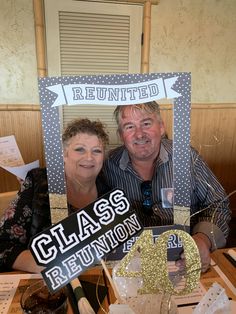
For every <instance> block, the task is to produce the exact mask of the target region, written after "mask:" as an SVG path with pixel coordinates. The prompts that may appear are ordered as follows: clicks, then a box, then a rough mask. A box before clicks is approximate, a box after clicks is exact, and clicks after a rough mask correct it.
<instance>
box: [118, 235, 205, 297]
mask: <svg viewBox="0 0 236 314" xmlns="http://www.w3.org/2000/svg"><path fill="white" fill-rule="evenodd" d="M173 234H176V235H178V236H179V237H180V238H181V241H182V243H183V247H184V255H185V261H186V273H185V278H186V282H185V287H184V288H183V289H181V290H177V289H175V287H174V286H173V284H172V282H171V281H170V279H169V276H168V267H167V242H168V239H169V237H170V236H171V235H173ZM137 251H139V252H140V254H141V270H140V271H127V270H126V269H127V268H126V267H127V266H128V264H129V263H130V261H131V259H132V258H133V257H134V255H135V253H136V252H137ZM200 273H201V261H200V256H199V252H198V248H197V245H196V243H195V242H194V240H193V238H192V237H191V236H190V235H189V234H188V233H187V232H185V231H182V230H168V231H166V232H164V233H162V234H161V235H160V236H159V238H158V240H157V242H156V243H153V236H152V231H151V230H145V231H143V233H142V234H141V236H140V237H139V238H138V239H137V241H136V242H135V244H134V245H133V246H132V248H131V250H130V252H129V253H128V254H127V255H126V256H125V257H124V258H123V259H122V261H121V264H120V267H119V268H118V270H117V272H116V275H117V276H121V277H142V279H143V286H142V288H141V289H140V290H139V293H141V294H144V293H158V292H160V291H165V292H167V293H170V294H171V295H172V294H174V295H185V294H188V293H190V292H192V291H193V290H194V289H195V288H196V286H197V285H198V282H199V279H200Z"/></svg>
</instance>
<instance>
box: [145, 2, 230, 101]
mask: <svg viewBox="0 0 236 314" xmlns="http://www.w3.org/2000/svg"><path fill="white" fill-rule="evenodd" d="M235 30H236V1H235V0H160V3H159V5H157V6H153V7H152V33H151V35H152V36H151V65H150V72H170V71H171V72H172V71H174V72H178V71H187V72H191V73H192V102H195V103H199V102H200V103H201V102H202V103H206V102H209V103H212V102H213V103H214V102H215V103H218V102H223V103H227V102H235V100H236V36H235Z"/></svg>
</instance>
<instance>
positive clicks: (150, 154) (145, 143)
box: [119, 106, 165, 160]
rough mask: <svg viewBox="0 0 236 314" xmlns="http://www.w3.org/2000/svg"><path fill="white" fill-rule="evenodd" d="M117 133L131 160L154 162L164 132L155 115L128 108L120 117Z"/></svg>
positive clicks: (131, 107)
mask: <svg viewBox="0 0 236 314" xmlns="http://www.w3.org/2000/svg"><path fill="white" fill-rule="evenodd" d="M119 132H120V137H121V140H122V141H123V142H124V145H125V146H126V148H127V150H128V152H129V155H130V158H131V160H154V159H155V158H156V157H157V155H158V154H159V150H160V142H161V136H162V135H163V134H164V132H165V130H164V125H163V123H162V122H160V121H159V120H158V116H157V115H156V113H148V112H146V111H145V110H140V109H137V108H134V107H133V106H129V107H126V108H125V109H124V111H123V113H122V115H121V117H120V121H119Z"/></svg>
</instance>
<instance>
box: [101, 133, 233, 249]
mask: <svg viewBox="0 0 236 314" xmlns="http://www.w3.org/2000/svg"><path fill="white" fill-rule="evenodd" d="M190 156H191V158H190V199H191V205H190V215H191V216H190V218H191V219H190V227H191V232H192V234H194V233H197V232H202V233H204V234H206V235H207V236H208V237H209V239H210V240H211V243H212V249H214V248H218V247H222V246H224V245H225V243H226V239H227V237H228V233H229V226H228V223H229V221H230V219H231V212H230V209H229V201H228V198H227V195H226V193H225V191H224V189H223V188H222V186H221V184H220V183H219V182H218V180H217V178H216V177H215V175H214V174H213V173H212V171H211V170H210V169H209V167H208V166H207V164H206V163H205V161H204V160H203V159H202V158H201V156H200V155H199V154H198V152H197V151H196V150H194V149H193V148H191V152H190ZM103 172H104V175H105V179H106V181H107V183H108V184H109V185H110V187H111V188H120V189H122V190H124V192H125V194H126V197H127V198H128V200H129V201H130V204H131V207H132V208H133V209H134V210H135V211H136V213H137V215H138V216H139V218H140V220H141V222H142V224H143V225H144V226H158V225H172V224H173V208H164V207H165V206H163V202H162V189H163V188H164V189H165V188H173V163H172V141H171V140H168V139H162V142H161V147H160V153H159V156H158V158H157V160H156V164H155V170H154V174H153V178H152V183H151V184H152V201H153V211H152V214H151V215H150V214H149V215H147V214H146V213H145V211H144V210H143V205H142V204H143V200H144V196H143V195H142V191H141V183H142V182H143V179H142V178H141V177H140V176H139V175H138V173H137V172H136V171H135V170H134V168H133V167H132V164H131V161H130V158H129V154H128V151H127V149H126V148H125V147H124V146H120V147H117V148H116V149H114V150H112V151H111V152H110V153H109V156H108V158H107V159H106V161H105V163H104V169H103ZM203 209H205V210H203ZM199 211H201V213H198V212H199Z"/></svg>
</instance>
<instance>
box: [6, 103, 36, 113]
mask: <svg viewBox="0 0 236 314" xmlns="http://www.w3.org/2000/svg"><path fill="white" fill-rule="evenodd" d="M0 111H41V108H40V105H30V104H29V105H21V104H15V105H13V104H11V105H0Z"/></svg>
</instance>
